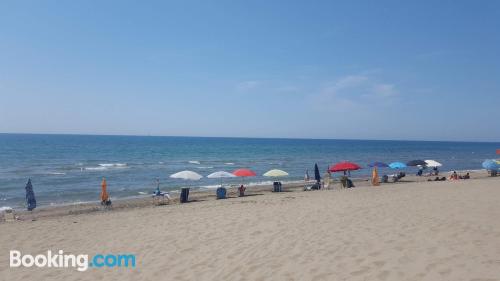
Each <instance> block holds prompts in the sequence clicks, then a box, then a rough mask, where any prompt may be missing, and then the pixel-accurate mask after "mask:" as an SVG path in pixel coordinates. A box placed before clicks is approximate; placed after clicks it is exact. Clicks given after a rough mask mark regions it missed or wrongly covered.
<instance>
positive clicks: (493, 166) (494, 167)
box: [483, 159, 500, 171]
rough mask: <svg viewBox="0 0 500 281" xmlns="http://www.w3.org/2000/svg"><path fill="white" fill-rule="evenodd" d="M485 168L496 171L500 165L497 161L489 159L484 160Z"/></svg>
mask: <svg viewBox="0 0 500 281" xmlns="http://www.w3.org/2000/svg"><path fill="white" fill-rule="evenodd" d="M483 168H485V169H486V170H490V171H494V170H498V169H499V168H500V165H498V164H497V162H496V161H493V160H489V159H488V160H486V161H484V162H483Z"/></svg>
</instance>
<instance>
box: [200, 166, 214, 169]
mask: <svg viewBox="0 0 500 281" xmlns="http://www.w3.org/2000/svg"><path fill="white" fill-rule="evenodd" d="M196 168H197V169H213V167H212V166H200V167H196Z"/></svg>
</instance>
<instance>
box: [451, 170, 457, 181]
mask: <svg viewBox="0 0 500 281" xmlns="http://www.w3.org/2000/svg"><path fill="white" fill-rule="evenodd" d="M450 180H458V174H457V172H456V171H453V173H452V174H451V176H450Z"/></svg>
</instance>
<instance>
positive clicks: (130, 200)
mask: <svg viewBox="0 0 500 281" xmlns="http://www.w3.org/2000/svg"><path fill="white" fill-rule="evenodd" d="M394 172H395V173H396V172H397V171H396V170H395V171H394ZM450 172H451V171H441V172H440V177H443V176H444V177H446V178H447V181H449V179H448V177H449V174H450ZM466 172H469V173H470V176H471V179H469V180H473V179H480V178H486V177H488V174H487V172H486V170H465V171H457V173H459V174H461V173H466ZM434 177H435V176H425V175H424V176H420V177H419V176H415V175H406V176H405V177H404V178H403V179H402V180H400V181H399V182H396V183H392V182H390V183H381V185H380V186H378V187H382V188H384V187H387V186H392V185H400V184H408V183H415V182H427V180H428V179H431V178H434ZM338 178H339V174H336V175H335V177H334V178H333V181H332V184H331V185H333V187H331V188H330V189H341V188H340V181H339V180H338ZM351 179H352V180H353V182H354V184H355V186H356V187H355V188H358V187H371V183H370V178H361V177H358V178H356V177H351ZM282 182H285V184H284V185H283V189H284V192H283V193H289V192H291V193H295V192H304V191H303V188H304V186H305V185H312V184H313V183H314V180H310V181H309V182H308V183H307V184H306V183H305V182H304V181H293V182H286V181H282ZM225 187H226V188H227V198H226V199H223V200H217V199H216V194H215V190H216V189H215V188H214V189H203V190H200V189H193V188H191V190H190V193H189V202H188V203H196V202H203V201H212V200H213V201H216V200H217V201H226V200H232V199H235V198H239V197H238V193H237V192H238V191H237V187H235V186H230V187H228V186H225ZM245 187H246V191H245V197H247V196H257V195H263V194H272V193H274V192H272V188H273V187H272V185H268V184H264V185H245ZM313 192H315V191H313ZM169 194H170V195H171V200H170V201H169V202H168V204H163V205H160V206H156V205H155V204H154V203H153V198H152V194H148V195H137V196H133V197H126V198H115V199H113V197H111V198H112V200H113V206H112V208H110V209H105V208H104V207H103V206H101V205H100V201H98V200H96V201H88V202H78V203H67V204H58V205H46V206H40V207H37V208H36V209H35V211H34V212H29V211H26V210H25V209H12V210H13V212H14V214H15V216H16V221H26V220H33V219H34V220H39V219H46V218H53V217H61V216H70V215H81V214H88V213H95V212H114V211H123V210H127V209H141V208H147V207H162V206H171V205H185V204H181V203H180V202H179V201H180V199H179V196H180V192H179V191H178V190H175V191H169ZM2 212H4V211H0V214H2V215H3V213H2ZM1 223H5V221H2V218H1V217H0V224H1Z"/></svg>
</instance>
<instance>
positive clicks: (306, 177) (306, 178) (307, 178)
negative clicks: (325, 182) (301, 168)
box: [304, 170, 310, 182]
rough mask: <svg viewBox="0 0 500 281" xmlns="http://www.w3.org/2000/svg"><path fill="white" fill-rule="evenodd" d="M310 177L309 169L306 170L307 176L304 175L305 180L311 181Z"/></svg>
mask: <svg viewBox="0 0 500 281" xmlns="http://www.w3.org/2000/svg"><path fill="white" fill-rule="evenodd" d="M309 179H310V178H309V170H306V174H305V176H304V181H305V182H308V181H309Z"/></svg>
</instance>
